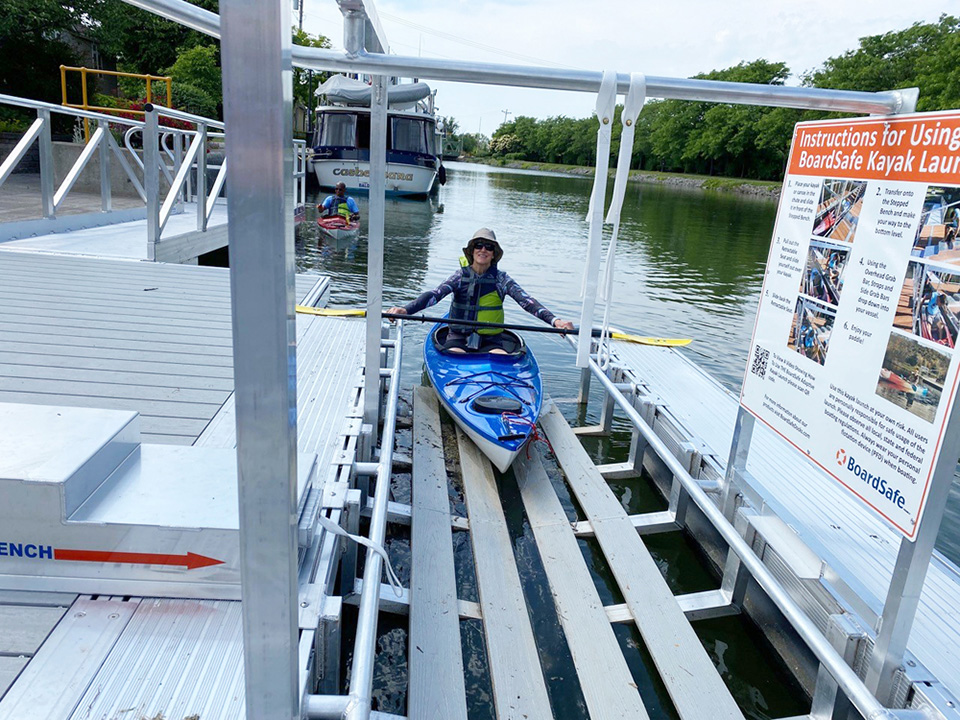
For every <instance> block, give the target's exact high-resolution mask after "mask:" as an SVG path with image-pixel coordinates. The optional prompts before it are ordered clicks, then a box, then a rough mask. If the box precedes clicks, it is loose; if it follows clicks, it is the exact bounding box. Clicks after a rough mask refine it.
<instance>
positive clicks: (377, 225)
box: [363, 75, 387, 448]
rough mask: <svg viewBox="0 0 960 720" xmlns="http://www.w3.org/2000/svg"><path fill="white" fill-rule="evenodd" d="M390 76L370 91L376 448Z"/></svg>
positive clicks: (370, 390)
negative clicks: (388, 86)
mask: <svg viewBox="0 0 960 720" xmlns="http://www.w3.org/2000/svg"><path fill="white" fill-rule="evenodd" d="M386 173H387V80H386V78H385V77H383V76H382V75H375V76H374V77H373V86H372V92H371V93H370V210H369V217H368V224H367V337H366V344H367V352H366V364H365V367H364V375H363V422H364V423H365V424H367V425H369V426H370V428H371V433H372V435H371V443H370V445H369V447H371V448H373V447H375V446H376V444H377V442H376V440H377V423H378V420H379V416H380V327H381V325H382V322H383V321H382V320H381V319H380V314H381V313H382V312H383V214H384V198H385V194H386V189H387V178H386Z"/></svg>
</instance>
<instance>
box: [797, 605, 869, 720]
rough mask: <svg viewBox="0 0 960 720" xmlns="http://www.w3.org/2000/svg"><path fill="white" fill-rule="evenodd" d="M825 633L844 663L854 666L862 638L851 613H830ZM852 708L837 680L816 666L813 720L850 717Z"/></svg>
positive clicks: (840, 719)
mask: <svg viewBox="0 0 960 720" xmlns="http://www.w3.org/2000/svg"><path fill="white" fill-rule="evenodd" d="M825 635H826V637H827V640H828V641H829V642H830V644H831V645H833V647H834V648H836V650H837V652H838V653H840V655H841V656H843V659H844V660H846V662H847V664H848V665H850V666H851V667H853V663H854V660H855V659H856V656H857V648H858V646H859V644H860V642H861V641H862V639H863V632H862V631H861V630H860V628H858V627H857V626H856V624H855V623H854V621H853V620H852V619H851V617H850V615H849V614H847V613H844V614H841V615H831V616H830V619H829V621H828V623H827V631H826V633H825ZM852 709H853V708H852V706H851V704H850V700H849V698H847V696H846V695H844V694H843V693H842V692H840V686H839V685H837V681H836V680H834V678H833V676H832V675H831V674H830V673H829V671H828V670H827V669H826V668H825V667H824V666H823V665H822V664H821V665H820V667H819V668H818V669H817V683H816V685H815V686H814V688H813V698H812V702H811V704H810V717H811V718H812V720H844V719H845V718H849V717H851V711H852Z"/></svg>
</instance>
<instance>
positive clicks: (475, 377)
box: [423, 325, 543, 472]
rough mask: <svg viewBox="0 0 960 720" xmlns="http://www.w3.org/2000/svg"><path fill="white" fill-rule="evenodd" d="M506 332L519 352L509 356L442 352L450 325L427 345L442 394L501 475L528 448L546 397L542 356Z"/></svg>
mask: <svg viewBox="0 0 960 720" xmlns="http://www.w3.org/2000/svg"><path fill="white" fill-rule="evenodd" d="M438 332H439V337H440V339H439V340H438ZM504 334H505V335H506V336H507V342H506V343H505V344H508V345H510V344H512V346H513V347H512V348H511V349H513V350H514V352H512V353H511V354H509V355H499V354H492V353H485V352H475V353H449V352H442V351H441V350H440V349H439V348H440V345H441V344H442V342H443V339H444V338H445V336H446V327H445V326H441V325H435V326H434V327H433V329H432V330H431V331H430V335H429V337H428V338H427V339H426V341H425V342H424V343H423V361H424V364H425V365H426V368H427V376H428V377H429V378H430V382H431V383H432V384H433V389H434V390H435V391H436V393H437V396H438V397H439V398H440V401H441V402H442V403H443V405H444V407H445V408H446V409H447V411H448V412H449V413H450V414H451V415H452V416H453V419H454V420H455V421H456V423H457V425H459V426H460V428H461V429H462V430H463V431H464V432H465V433H466V434H467V435H468V436H469V437H470V439H471V440H473V442H474V443H476V445H477V447H479V448H480V450H481V452H483V454H484V455H486V456H487V457H488V458H489V459H490V461H491V462H492V463H493V464H494V465H495V466H496V468H497V469H498V470H500V472H505V471H506V470H507V468H509V467H510V464H511V463H512V462H513V460H514V458H516V456H517V453H519V452H520V450H522V449H523V447H524V446H525V445H526V444H527V440H528V438H529V436H530V435H531V433H532V432H533V431H534V429H535V427H536V423H537V418H539V417H540V406H541V402H542V399H543V392H542V386H541V380H540V366H539V365H537V360H536V358H535V357H534V356H533V353H532V352H531V351H530V349H529V348H528V347H527V346H526V344H525V343H524V342H523V339H522V338H521V337H520V336H519V335H517V334H516V333H512V332H509V331H504Z"/></svg>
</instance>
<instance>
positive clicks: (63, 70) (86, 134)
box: [60, 65, 173, 142]
mask: <svg viewBox="0 0 960 720" xmlns="http://www.w3.org/2000/svg"><path fill="white" fill-rule="evenodd" d="M68 70H70V71H72V72H78V73H80V91H81V99H82V100H83V102H82V104H80V105H77V104H74V103H70V102H67V71H68ZM88 75H113V76H115V77H125V78H133V79H135V80H144V81H146V84H147V102H148V103H152V102H153V87H152V86H153V83H154V81H157V80H160V81H163V82H164V83H166V86H167V102H166V105H167V107H173V78H172V77H169V76H166V75H140V74H138V73H128V72H117V71H116V70H91V69H89V68H85V67H69V66H67V65H61V66H60V92H61V94H62V102H61V103H60V104H61V105H63V106H64V107H71V108H77V109H79V110H93V111H95V112H102V113H108V114H110V113H133V114H135V115H143V114H144V113H143V110H128V109H126V108H111V107H100V106H99V105H91V104H90V103H89V102H88V94H87V76H88ZM89 140H90V121H89V120H87V119H86V118H84V120H83V141H84V142H88V141H89Z"/></svg>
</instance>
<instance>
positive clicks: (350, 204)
mask: <svg viewBox="0 0 960 720" xmlns="http://www.w3.org/2000/svg"><path fill="white" fill-rule="evenodd" d="M317 210H318V211H320V212H321V213H322V214H323V216H324V217H331V216H333V215H340V216H341V217H343V219H344V220H346V221H347V222H350V221H351V220H353V219H354V218H356V217H357V216H358V215H359V214H360V206H359V205H357V201H356V200H354V199H353V198H352V197H350V196H349V195H347V186H346V185H344V184H343V183H342V182H339V183H337V186H336V187H335V188H334V190H333V195H327V197H326V198H325V199H324V201H323V202H322V203H320V204H319V205H317Z"/></svg>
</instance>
